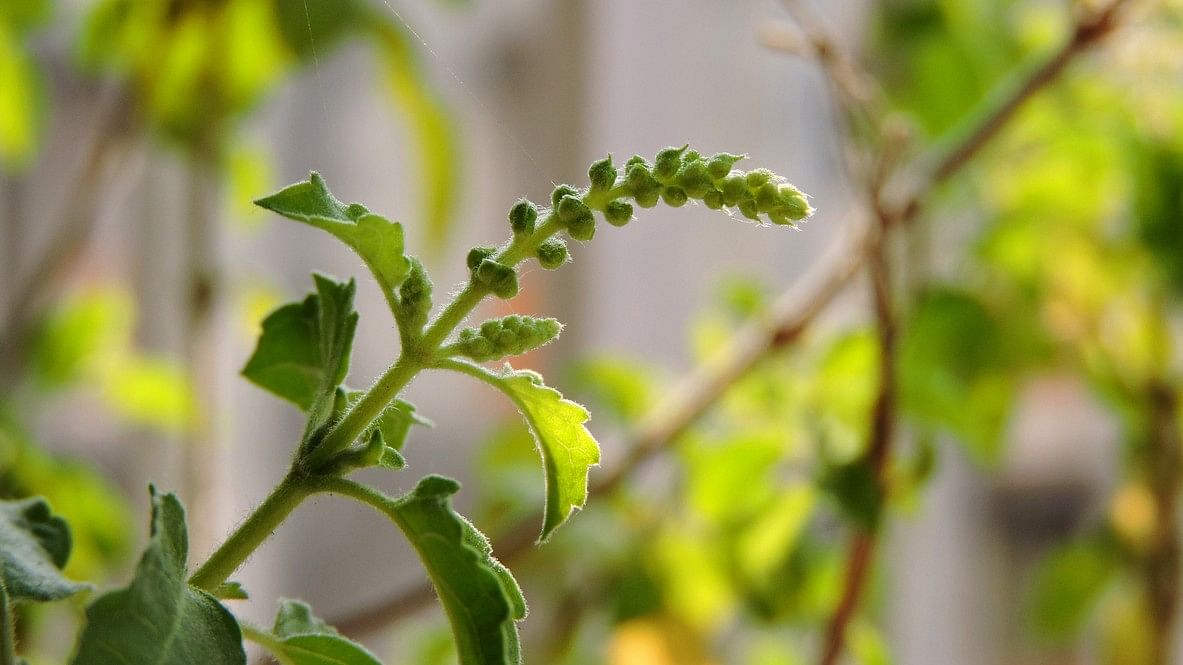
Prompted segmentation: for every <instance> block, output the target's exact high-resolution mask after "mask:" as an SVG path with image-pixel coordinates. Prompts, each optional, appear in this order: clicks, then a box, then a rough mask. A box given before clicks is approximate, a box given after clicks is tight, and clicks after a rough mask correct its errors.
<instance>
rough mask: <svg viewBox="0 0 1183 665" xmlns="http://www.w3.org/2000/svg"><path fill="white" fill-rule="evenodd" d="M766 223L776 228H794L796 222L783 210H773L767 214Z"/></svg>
mask: <svg viewBox="0 0 1183 665" xmlns="http://www.w3.org/2000/svg"><path fill="white" fill-rule="evenodd" d="M768 221H770V222H772V223H773V224H776V225H777V226H796V225H797V222H796V221H795V220H794V219H793V218H792V217H789V214H788V213H787V212H785V211H783V210H773V211H772V212H770V213H768Z"/></svg>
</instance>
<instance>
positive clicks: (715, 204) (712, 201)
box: [702, 189, 723, 210]
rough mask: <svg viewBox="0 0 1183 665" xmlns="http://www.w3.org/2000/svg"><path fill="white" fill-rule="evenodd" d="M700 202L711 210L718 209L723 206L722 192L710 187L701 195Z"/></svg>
mask: <svg viewBox="0 0 1183 665" xmlns="http://www.w3.org/2000/svg"><path fill="white" fill-rule="evenodd" d="M702 202H703V203H704V204H706V207H708V208H710V209H711V210H719V209H721V208H722V207H723V192H720V191H719V190H717V189H712V190H711V191H709V192H707V193H706V194H705V195H704V196H703V197H702Z"/></svg>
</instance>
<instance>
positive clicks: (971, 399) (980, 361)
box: [899, 289, 1030, 461]
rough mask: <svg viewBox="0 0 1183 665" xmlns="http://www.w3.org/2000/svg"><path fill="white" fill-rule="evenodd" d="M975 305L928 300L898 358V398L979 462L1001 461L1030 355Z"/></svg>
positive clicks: (939, 296) (947, 292)
mask: <svg viewBox="0 0 1183 665" xmlns="http://www.w3.org/2000/svg"><path fill="white" fill-rule="evenodd" d="M1019 334H1020V331H1017V330H1007V329H1005V328H1004V326H1003V325H1002V324H1001V323H1000V322H999V320H998V318H997V317H996V316H995V315H994V314H992V313H991V312H990V310H988V309H987V308H986V307H985V305H983V304H982V302H981V301H979V300H978V299H977V298H976V297H974V296H973V295H971V294H970V293H968V292H965V291H954V290H951V289H938V290H934V291H932V292H931V293H928V294H927V295H926V296H924V297H923V298H922V299H921V301H920V303H919V304H918V305H917V306H916V309H915V312H914V314H913V316H912V318H911V319H910V321H909V322H908V324H907V326H906V328H905V332H904V339H903V342H902V344H901V350H900V360H899V362H900V370H899V372H900V397H901V402H902V405H903V407H904V408H905V409H906V410H907V411H908V412H909V413H910V414H912V415H913V416H915V417H917V418H919V419H920V420H922V421H924V422H927V423H930V424H933V425H936V426H938V427H943V428H946V429H947V430H949V431H951V432H952V433H954V434H955V435H957V436H958V437H959V438H960V439H961V440H962V441H964V442H965V443H966V444H967V445H968V447H969V450H970V451H971V452H972V453H973V454H974V455H975V457H977V458H978V459H979V460H981V461H991V460H994V459H996V457H997V455H998V452H999V442H1000V441H1001V435H1002V431H1003V427H1004V426H1005V425H1006V421H1007V418H1008V416H1009V414H1010V407H1011V403H1012V401H1013V399H1014V391H1015V383H1016V378H1015V372H1017V371H1019V370H1020V369H1021V366H1020V365H1019V364H1018V362H1019V361H1021V360H1022V357H1021V354H1022V353H1024V349H1023V348H1022V346H1023V345H1024V344H1028V345H1029V344H1030V343H1029V342H1025V341H1021V340H1020V338H1019V337H1018V335H1019Z"/></svg>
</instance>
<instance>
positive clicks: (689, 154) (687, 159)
mask: <svg viewBox="0 0 1183 665" xmlns="http://www.w3.org/2000/svg"><path fill="white" fill-rule="evenodd" d="M698 161H702V153H700V152H699V151H697V150H694V149H691V150H687V151H686V154H685V155H682V163H683V164H689V163H691V162H698Z"/></svg>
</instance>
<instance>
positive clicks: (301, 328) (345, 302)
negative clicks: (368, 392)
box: [242, 275, 357, 425]
mask: <svg viewBox="0 0 1183 665" xmlns="http://www.w3.org/2000/svg"><path fill="white" fill-rule="evenodd" d="M313 277H314V279H315V281H316V293H314V294H310V295H309V296H308V297H307V298H305V299H304V301H303V302H299V303H289V304H287V305H284V306H283V307H280V308H279V309H277V310H275V311H274V312H272V313H271V314H270V315H268V317H267V318H266V319H264V320H263V333H262V335H260V336H259V343H258V345H257V346H256V347H255V352H254V354H253V355H251V358H250V360H248V361H247V364H246V366H245V367H244V368H243V370H242V373H243V376H245V377H246V378H248V379H250V380H251V381H252V382H254V383H255V384H256V385H258V386H259V387H261V388H264V389H266V390H268V391H270V392H272V393H274V394H276V395H278V396H280V397H282V398H284V399H286V400H289V401H291V402H293V403H295V404H296V405H297V406H299V407H300V408H301V409H304V410H309V409H311V408H312V407H313V405H314V402H316V401H317V400H320V399H322V398H325V397H327V398H328V399H329V400H330V401H329V405H330V406H331V405H332V401H331V400H332V399H333V394H334V392H335V390H336V388H337V386H338V385H340V384H341V382H342V381H344V380H345V375H346V374H348V373H349V351H350V349H351V348H352V345H353V333H354V330H355V329H356V328H357V312H356V311H354V310H353V295H354V292H355V291H356V290H357V285H356V283H355V282H354V281H353V280H349V282H347V283H341V282H336V281H333V280H332V279H329V278H328V277H325V276H323V275H314V276H313ZM318 425H319V424H318Z"/></svg>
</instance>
